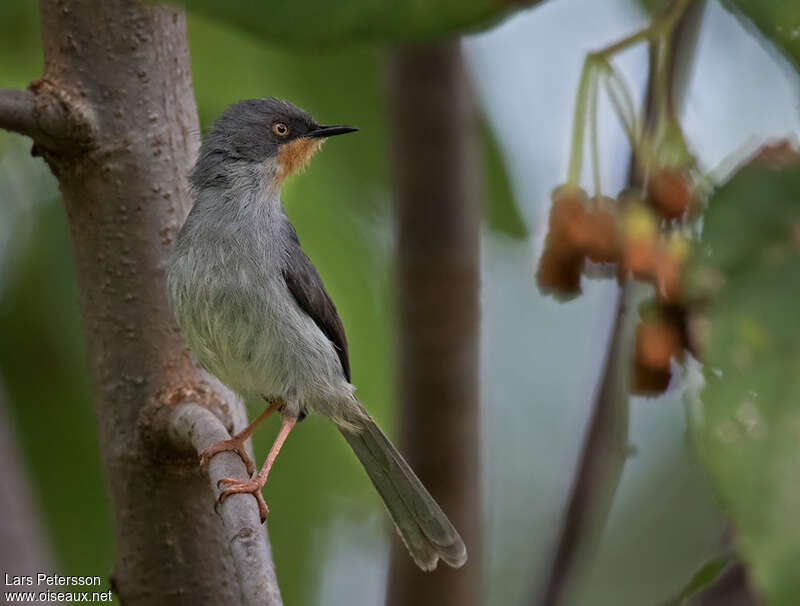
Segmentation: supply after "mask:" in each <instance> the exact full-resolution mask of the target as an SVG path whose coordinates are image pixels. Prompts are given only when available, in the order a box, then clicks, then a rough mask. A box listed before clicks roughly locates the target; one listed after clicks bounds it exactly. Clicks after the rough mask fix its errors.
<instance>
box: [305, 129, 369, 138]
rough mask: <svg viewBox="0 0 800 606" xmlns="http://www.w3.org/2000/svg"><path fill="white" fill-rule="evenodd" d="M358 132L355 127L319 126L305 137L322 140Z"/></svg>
mask: <svg viewBox="0 0 800 606" xmlns="http://www.w3.org/2000/svg"><path fill="white" fill-rule="evenodd" d="M357 130H358V129H357V128H356V127H355V126H317V128H315V129H314V130H310V131H308V132H307V133H306V135H305V136H306V137H311V138H313V139H322V138H325V137H333V136H334V135H346V134H347V133H352V132H355V131H357Z"/></svg>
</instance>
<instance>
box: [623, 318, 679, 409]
mask: <svg viewBox="0 0 800 606" xmlns="http://www.w3.org/2000/svg"><path fill="white" fill-rule="evenodd" d="M683 355H684V349H683V338H682V336H681V332H680V330H679V327H677V326H676V325H675V324H673V323H671V322H666V321H653V322H640V323H639V324H638V325H637V326H636V339H635V353H634V360H633V362H634V376H633V386H632V390H633V392H634V393H638V394H656V393H661V392H663V391H664V390H665V389H666V387H667V385H668V384H669V379H670V375H671V373H670V359H672V358H675V359H678V360H681V359H683Z"/></svg>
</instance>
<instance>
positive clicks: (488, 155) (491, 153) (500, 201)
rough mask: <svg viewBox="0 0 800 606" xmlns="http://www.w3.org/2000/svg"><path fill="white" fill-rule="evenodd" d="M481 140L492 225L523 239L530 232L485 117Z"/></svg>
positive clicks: (487, 215) (498, 230)
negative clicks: (518, 206) (518, 207)
mask: <svg viewBox="0 0 800 606" xmlns="http://www.w3.org/2000/svg"><path fill="white" fill-rule="evenodd" d="M481 140H482V143H483V159H484V175H485V176H486V219H487V222H488V224H489V227H490V228H491V229H493V230H494V231H497V232H501V233H504V234H506V235H507V236H509V237H511V238H515V239H518V240H519V239H523V238H525V237H527V235H528V228H527V226H526V225H525V221H524V220H523V218H522V216H521V215H520V213H519V210H518V209H517V206H516V202H515V200H514V194H513V192H512V191H511V183H510V182H509V180H508V172H507V171H506V169H505V164H504V162H503V156H502V154H501V152H500V147H499V146H498V145H497V142H496V141H495V138H494V135H493V134H492V132H491V130H490V129H489V125H488V124H487V123H486V122H485V121H484V122H483V123H482V128H481Z"/></svg>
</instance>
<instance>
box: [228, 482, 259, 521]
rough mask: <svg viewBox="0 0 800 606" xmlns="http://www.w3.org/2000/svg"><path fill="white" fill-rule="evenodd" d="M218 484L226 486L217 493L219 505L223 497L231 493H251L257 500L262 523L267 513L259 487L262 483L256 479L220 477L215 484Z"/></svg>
mask: <svg viewBox="0 0 800 606" xmlns="http://www.w3.org/2000/svg"><path fill="white" fill-rule="evenodd" d="M220 485H224V486H227V488H226V489H225V490H223V491H222V492H221V493H220V495H219V504H220V505H221V504H222V503H224V502H225V499H227V498H228V497H229V496H231V495H232V494H251V495H253V496H254V497H255V498H256V501H257V502H258V513H259V514H261V523H262V524H263V523H264V520H266V519H267V514H268V513H269V507H267V503H266V501H264V495H262V494H261V489H262V488H263V487H264V485H263V484H261V483H259V481H258V480H236V479H234V478H222V479H221V480H220V481H219V482H217V486H220Z"/></svg>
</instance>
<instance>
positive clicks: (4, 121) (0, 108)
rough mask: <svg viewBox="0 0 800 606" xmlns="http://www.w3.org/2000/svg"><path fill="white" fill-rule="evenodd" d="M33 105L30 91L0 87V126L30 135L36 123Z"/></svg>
mask: <svg viewBox="0 0 800 606" xmlns="http://www.w3.org/2000/svg"><path fill="white" fill-rule="evenodd" d="M34 106H35V104H34V101H33V93H31V92H30V91H27V90H12V89H9V88H0V128H2V129H4V130H8V131H11V132H14V133H19V134H21V135H28V136H29V137H31V136H32V133H33V132H34V124H35V123H36V120H35V118H34Z"/></svg>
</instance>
